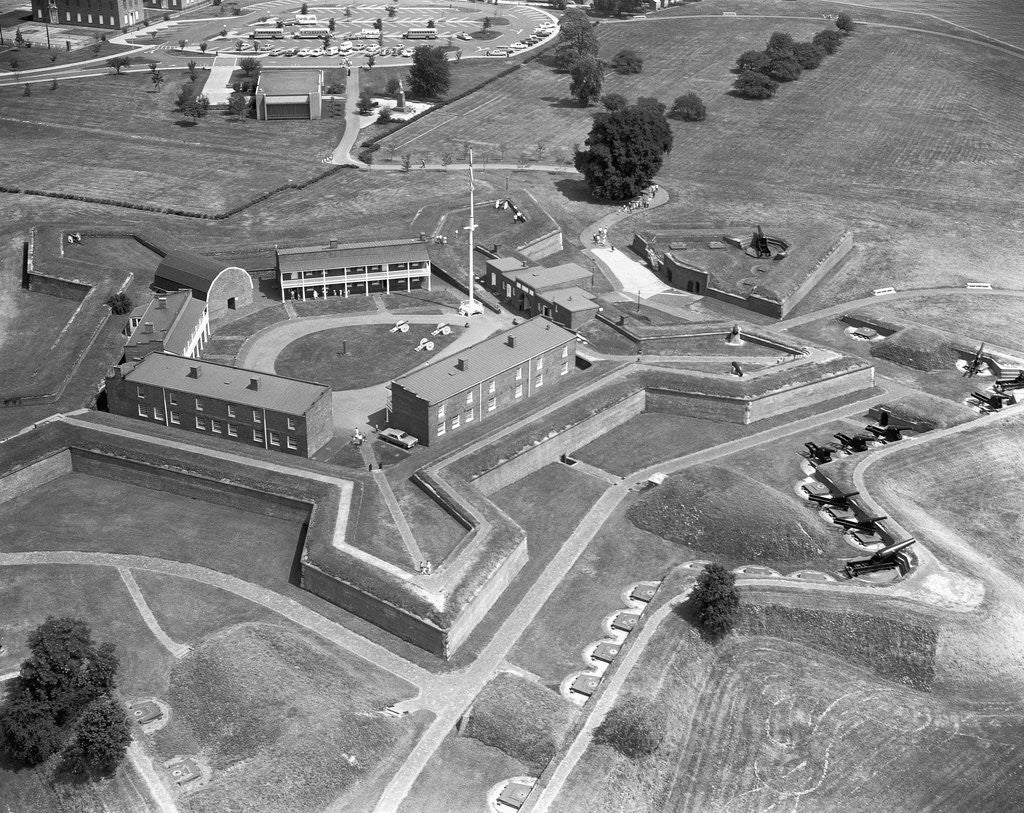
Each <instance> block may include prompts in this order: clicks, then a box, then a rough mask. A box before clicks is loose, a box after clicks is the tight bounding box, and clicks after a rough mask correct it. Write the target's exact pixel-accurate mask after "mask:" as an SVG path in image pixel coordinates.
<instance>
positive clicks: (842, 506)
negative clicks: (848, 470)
mask: <svg viewBox="0 0 1024 813" xmlns="http://www.w3.org/2000/svg"><path fill="white" fill-rule="evenodd" d="M858 494H860V492H859V491H851V492H849V493H848V494H809V495H808V496H807V499H808V500H810V501H811V502H813V503H816V504H817V505H820V506H821V507H822V508H836V509H839V510H840V511H848V510H850V497H856V496H857V495H858Z"/></svg>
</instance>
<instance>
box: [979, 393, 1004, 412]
mask: <svg viewBox="0 0 1024 813" xmlns="http://www.w3.org/2000/svg"><path fill="white" fill-rule="evenodd" d="M971 398H973V399H974V400H975V401H977V402H978V406H979V407H981V408H982V409H983V410H985V411H986V412H997V411H998V410H1000V409H1002V408H1003V405H1004V404H1005V403H1006V402H1008V401H1010V400H1011V398H1010V396H1009V395H1003V394H1002V393H999V392H997V393H995V394H994V395H986V394H985V393H983V392H972V393H971Z"/></svg>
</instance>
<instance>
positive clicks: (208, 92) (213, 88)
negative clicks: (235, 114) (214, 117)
mask: <svg viewBox="0 0 1024 813" xmlns="http://www.w3.org/2000/svg"><path fill="white" fill-rule="evenodd" d="M234 72H235V58H234V57H233V56H227V55H223V54H218V55H217V56H216V57H215V58H214V60H213V67H212V68H210V76H209V78H207V80H206V85H205V86H204V87H203V93H204V95H205V96H206V98H207V99H209V100H210V107H226V106H227V103H228V99H229V98H230V96H231V93H232V91H231V74H233V73H234Z"/></svg>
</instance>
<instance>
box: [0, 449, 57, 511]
mask: <svg viewBox="0 0 1024 813" xmlns="http://www.w3.org/2000/svg"><path fill="white" fill-rule="evenodd" d="M71 470H72V468H71V453H70V452H68V450H67V449H64V450H63V451H61V452H57V453H56V454H52V455H50V456H49V457H46V458H43V459H42V460H40V461H38V462H36V463H32V464H31V465H29V466H25V467H24V468H21V469H18V470H17V471H14V472H11V473H10V474H8V475H7V476H6V477H2V478H0V503H5V502H7V501H8V500H13V499H14V498H15V497H20V496H21V495H22V494H25V493H26V492H28V491H31V490H32V489H34V488H38V487H39V486H41V485H44V484H46V483H48V482H50V481H51V480H56V479H57V478H58V477H60V476H61V475H62V474H70V473H71Z"/></svg>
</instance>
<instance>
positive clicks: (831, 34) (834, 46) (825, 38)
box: [811, 30, 843, 55]
mask: <svg viewBox="0 0 1024 813" xmlns="http://www.w3.org/2000/svg"><path fill="white" fill-rule="evenodd" d="M811 42H812V43H814V44H815V45H817V46H818V47H819V48H820V49H821V50H822V51H824V52H825V53H826V54H828V55H832V54H834V53H835V52H836V51H838V50H839V46H840V45H842V44H843V35H842V34H840V33H839V32H838V31H830V30H825V31H819V32H818V33H817V34H815V35H814V38H813V39H812V40H811Z"/></svg>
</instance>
